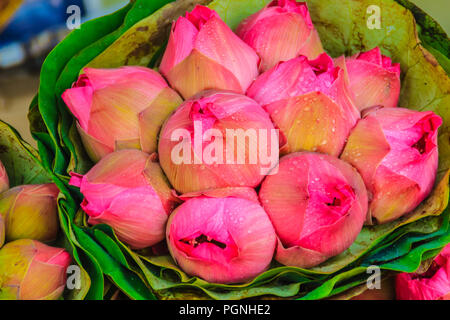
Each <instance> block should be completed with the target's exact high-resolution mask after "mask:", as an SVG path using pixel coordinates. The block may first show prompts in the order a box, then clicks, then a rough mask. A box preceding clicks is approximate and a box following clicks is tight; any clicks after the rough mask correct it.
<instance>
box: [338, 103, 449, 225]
mask: <svg viewBox="0 0 450 320" xmlns="http://www.w3.org/2000/svg"><path fill="white" fill-rule="evenodd" d="M441 124H442V119H441V118H440V117H439V116H437V115H436V114H435V113H433V112H431V111H427V112H418V111H413V110H409V109H403V108H379V109H376V108H374V109H372V110H370V111H369V112H368V113H367V114H366V115H365V117H364V118H363V119H362V120H361V121H359V122H358V124H357V125H356V127H355V129H354V130H353V131H352V133H351V135H350V137H349V138H348V143H347V145H346V147H345V150H344V152H343V154H342V156H341V158H342V159H343V160H345V161H347V162H349V163H350V164H352V165H353V166H354V167H355V168H357V169H358V171H359V172H360V173H361V176H362V177H363V179H364V182H365V184H366V187H367V190H368V191H369V198H370V200H371V203H370V206H369V221H368V222H369V223H370V224H372V223H374V222H378V223H385V222H389V221H393V220H396V219H397V218H399V217H401V216H402V215H404V214H405V213H408V212H410V211H411V210H413V209H414V208H415V207H417V206H418V205H419V203H421V202H422V201H423V200H424V199H425V198H426V197H427V196H428V194H429V193H430V192H431V189H432V187H433V184H434V180H435V178H436V171H437V166H438V147H437V133H438V128H439V126H440V125H441Z"/></svg>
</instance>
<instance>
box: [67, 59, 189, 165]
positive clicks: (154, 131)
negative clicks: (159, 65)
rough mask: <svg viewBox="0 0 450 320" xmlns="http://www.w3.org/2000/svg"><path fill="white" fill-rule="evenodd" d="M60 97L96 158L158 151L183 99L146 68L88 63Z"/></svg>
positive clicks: (88, 151)
mask: <svg viewBox="0 0 450 320" xmlns="http://www.w3.org/2000/svg"><path fill="white" fill-rule="evenodd" d="M62 98H63V99H64V102H65V103H66V104H67V106H68V107H69V109H70V111H71V112H72V113H73V115H74V116H75V117H76V118H77V120H78V122H77V127H78V131H79V133H80V135H81V139H82V141H83V144H84V146H85V148H86V151H87V153H88V154H89V156H90V157H91V158H92V160H93V161H95V162H97V161H99V160H100V159H101V158H102V157H104V156H105V155H107V154H108V153H111V152H113V151H116V150H121V149H140V150H142V151H144V152H147V153H153V152H155V151H156V149H157V137H158V134H159V131H160V130H161V126H162V124H163V122H164V121H165V120H166V118H167V117H168V116H169V115H170V114H171V113H172V112H173V110H175V109H176V108H177V107H178V106H179V105H180V104H181V102H182V100H181V98H180V97H179V96H178V94H177V93H176V92H175V91H173V90H172V89H170V88H169V87H168V85H167V83H166V81H165V80H164V79H163V78H162V77H161V75H160V74H159V73H157V72H156V71H153V70H151V69H148V68H143V67H122V68H118V69H91V68H86V69H84V73H83V74H82V75H81V76H80V78H79V79H78V81H77V82H76V83H75V84H74V85H73V87H72V89H68V90H66V91H65V92H64V93H63V95H62Z"/></svg>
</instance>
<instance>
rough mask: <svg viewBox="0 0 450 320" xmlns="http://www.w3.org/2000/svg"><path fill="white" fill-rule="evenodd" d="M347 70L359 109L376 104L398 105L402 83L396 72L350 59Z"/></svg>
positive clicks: (388, 106) (385, 105)
mask: <svg viewBox="0 0 450 320" xmlns="http://www.w3.org/2000/svg"><path fill="white" fill-rule="evenodd" d="M347 70H348V73H349V78H350V89H351V90H352V91H353V93H354V96H355V103H356V106H357V107H358V109H359V110H361V111H362V110H364V109H366V108H369V107H372V106H375V105H382V106H384V107H387V108H394V107H397V104H398V100H399V97H400V86H401V84H400V78H399V77H398V76H397V74H396V73H393V72H390V71H388V70H385V69H383V68H382V67H380V66H378V65H375V64H373V63H369V62H366V61H361V60H348V61H347Z"/></svg>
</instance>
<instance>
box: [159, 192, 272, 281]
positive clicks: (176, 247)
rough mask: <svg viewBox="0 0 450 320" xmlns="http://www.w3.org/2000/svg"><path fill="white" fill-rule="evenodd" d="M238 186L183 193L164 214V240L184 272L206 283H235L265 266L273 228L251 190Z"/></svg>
mask: <svg viewBox="0 0 450 320" xmlns="http://www.w3.org/2000/svg"><path fill="white" fill-rule="evenodd" d="M243 189H244V188H241V189H240V190H238V191H237V192H236V191H234V190H233V189H226V190H221V191H220V192H215V191H212V192H205V193H203V195H201V196H199V197H195V198H191V199H189V198H188V197H189V196H185V197H184V198H185V199H187V201H186V202H185V203H183V204H182V205H181V206H179V207H178V208H177V209H175V211H174V212H173V214H172V215H171V216H170V218H169V222H168V224H167V243H168V245H169V249H170V252H171V254H172V256H173V258H174V259H175V261H176V262H177V264H178V265H179V266H180V267H181V268H182V269H183V270H184V271H185V272H186V273H188V274H190V275H193V276H197V277H200V278H202V279H204V280H206V281H208V282H211V283H239V282H245V281H249V280H251V279H252V278H254V277H255V276H257V275H258V274H260V273H261V272H263V271H264V270H266V269H267V268H268V267H269V264H270V262H271V261H272V257H273V254H274V250H275V245H276V236H275V232H274V229H273V226H272V224H271V222H270V220H269V218H268V216H267V214H266V213H265V212H264V209H263V208H262V207H261V205H260V204H259V202H258V200H257V195H256V193H255V191H254V190H252V189H248V190H247V191H245V190H243ZM242 195H244V198H242V197H241V196H242ZM191 196H192V195H191Z"/></svg>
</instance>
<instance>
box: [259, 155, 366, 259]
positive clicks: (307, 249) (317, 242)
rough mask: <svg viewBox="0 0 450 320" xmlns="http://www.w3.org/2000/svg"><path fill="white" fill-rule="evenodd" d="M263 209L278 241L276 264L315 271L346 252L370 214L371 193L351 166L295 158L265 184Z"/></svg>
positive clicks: (322, 157)
mask: <svg viewBox="0 0 450 320" xmlns="http://www.w3.org/2000/svg"><path fill="white" fill-rule="evenodd" d="M259 197H260V200H261V203H262V205H263V207H264V209H265V210H266V212H267V214H268V215H269V217H270V220H271V221H272V223H273V225H274V227H275V231H276V233H277V236H278V245H277V252H276V256H275V259H276V260H277V261H278V262H280V263H282V264H285V265H289V266H296V267H301V268H310V267H314V266H316V265H318V264H320V263H322V262H324V261H325V260H327V259H328V258H330V257H333V256H335V255H338V254H340V253H341V252H343V251H344V250H345V249H347V248H348V247H349V246H350V245H351V244H352V243H353V242H354V241H355V239H356V237H357V236H358V234H359V233H360V231H361V229H362V227H363V224H364V221H365V220H366V214H367V191H366V188H365V186H364V182H363V180H362V178H361V176H360V175H359V174H358V172H357V171H356V169H354V168H353V167H352V166H350V165H349V164H347V163H345V162H344V161H341V160H339V159H337V158H335V157H332V156H329V155H324V154H317V153H307V152H301V153H293V154H290V155H288V156H285V157H283V158H282V159H281V161H280V168H279V171H278V173H277V174H276V175H272V176H268V177H267V178H266V180H264V182H263V184H262V186H261V191H260V193H259Z"/></svg>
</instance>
